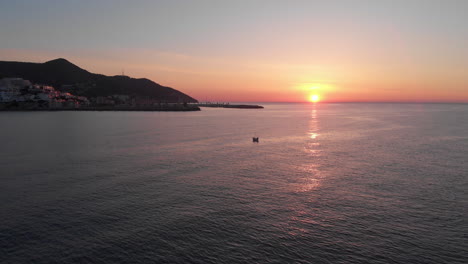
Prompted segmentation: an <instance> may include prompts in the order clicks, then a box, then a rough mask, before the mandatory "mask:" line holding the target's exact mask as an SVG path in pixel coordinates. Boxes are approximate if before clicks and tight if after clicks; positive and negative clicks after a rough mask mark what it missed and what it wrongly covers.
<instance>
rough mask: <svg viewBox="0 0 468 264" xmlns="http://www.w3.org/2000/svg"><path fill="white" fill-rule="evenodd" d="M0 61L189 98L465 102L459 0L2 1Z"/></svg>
mask: <svg viewBox="0 0 468 264" xmlns="http://www.w3.org/2000/svg"><path fill="white" fill-rule="evenodd" d="M0 3H1V8H0V24H1V25H2V26H1V27H0V36H1V38H0V60H12V61H29V62H45V61H48V60H52V59H56V58H66V59H67V60H69V61H71V62H72V63H74V64H76V65H78V66H79V67H81V68H84V69H86V70H89V71H91V72H95V73H102V74H106V75H118V74H121V73H122V70H124V72H125V74H126V75H129V76H131V77H135V78H143V77H144V78H148V79H151V80H153V81H155V82H158V83H160V84H162V85H166V86H171V87H173V88H175V89H177V90H180V91H182V92H184V93H187V94H188V95H190V96H192V97H195V98H197V99H198V100H201V101H204V100H212V101H213V100H218V101H238V102H249V101H250V102H278V101H280V102H306V101H322V102H353V101H359V102H468V75H467V74H466V71H467V70H468V27H466V25H468V16H466V14H467V13H468V1H463V0H451V1H436V0H409V1H370V0H356V1H179V0H176V1H174V0H173V1H110V0H101V1H88V0H84V1H52V0H44V1H32V0H31V1H26V0H20V1H4V0H0Z"/></svg>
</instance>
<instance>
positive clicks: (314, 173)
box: [297, 104, 322, 192]
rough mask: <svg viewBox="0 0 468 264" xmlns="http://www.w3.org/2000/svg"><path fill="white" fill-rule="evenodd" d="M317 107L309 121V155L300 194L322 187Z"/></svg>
mask: <svg viewBox="0 0 468 264" xmlns="http://www.w3.org/2000/svg"><path fill="white" fill-rule="evenodd" d="M317 107H318V106H317V105H316V104H314V105H313V106H312V110H311V112H310V119H309V129H308V131H307V135H308V137H307V140H306V142H305V146H304V151H305V152H306V154H307V157H306V161H305V162H304V163H303V164H302V165H301V168H300V170H301V174H302V175H303V177H302V179H301V181H300V182H301V183H300V186H299V187H298V188H297V191H298V192H307V191H311V190H314V189H317V188H318V187H319V186H320V185H321V179H322V173H321V171H320V169H319V164H318V161H319V159H320V157H321V156H322V150H321V144H320V126H319V121H318V109H317Z"/></svg>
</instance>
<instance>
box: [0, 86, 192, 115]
mask: <svg viewBox="0 0 468 264" xmlns="http://www.w3.org/2000/svg"><path fill="white" fill-rule="evenodd" d="M61 90H62V91H59V90H56V89H55V88H54V87H52V86H47V85H38V84H33V83H31V82H30V81H28V80H24V79H21V78H3V79H0V110H1V109H13V110H14V109H19V110H22V109H26V110H28V109H31V110H33V109H79V108H81V109H83V110H86V109H88V110H89V109H91V110H92V109H94V108H96V109H100V108H103V109H104V108H106V109H108V108H112V109H117V108H122V109H124V108H125V109H128V108H135V109H137V108H145V109H146V108H154V109H160V108H161V109H166V108H167V109H172V108H174V107H180V106H182V107H187V104H186V103H184V104H176V103H168V102H166V101H164V100H160V99H156V98H150V97H136V96H129V95H119V94H115V95H111V96H98V97H93V98H90V99H89V100H88V98H86V97H84V96H75V95H73V94H71V93H69V92H64V90H65V91H66V90H67V89H66V87H64V86H62V87H61Z"/></svg>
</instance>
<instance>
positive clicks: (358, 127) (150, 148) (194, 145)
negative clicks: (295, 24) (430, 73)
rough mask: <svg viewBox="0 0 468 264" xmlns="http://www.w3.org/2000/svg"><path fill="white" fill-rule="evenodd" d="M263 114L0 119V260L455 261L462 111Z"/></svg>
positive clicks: (465, 232) (467, 202)
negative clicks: (256, 141) (254, 140)
mask: <svg viewBox="0 0 468 264" xmlns="http://www.w3.org/2000/svg"><path fill="white" fill-rule="evenodd" d="M262 105H263V106H264V107H265V108H264V109H224V108H202V111H198V112H91V111H90V112H70V111H64V112H60V111H58V112H0V263H412V264H413V263H437V264H440V263H468V104H402V103H400V104H392V103H343V104H332V103H316V104H312V103H311V104H271V103H270V104H262ZM252 137H259V142H258V143H254V142H252Z"/></svg>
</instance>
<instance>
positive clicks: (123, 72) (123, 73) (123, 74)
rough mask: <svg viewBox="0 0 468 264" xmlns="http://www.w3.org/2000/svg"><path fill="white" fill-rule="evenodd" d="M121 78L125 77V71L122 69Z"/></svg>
mask: <svg viewBox="0 0 468 264" xmlns="http://www.w3.org/2000/svg"><path fill="white" fill-rule="evenodd" d="M122 76H125V71H124V69H123V68H122Z"/></svg>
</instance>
